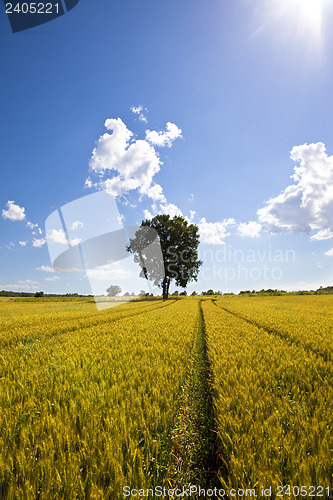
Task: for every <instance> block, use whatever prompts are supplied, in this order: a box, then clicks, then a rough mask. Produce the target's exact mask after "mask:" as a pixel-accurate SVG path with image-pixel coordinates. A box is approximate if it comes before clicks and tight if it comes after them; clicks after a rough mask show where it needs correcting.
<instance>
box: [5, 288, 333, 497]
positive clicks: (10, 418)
mask: <svg viewBox="0 0 333 500" xmlns="http://www.w3.org/2000/svg"><path fill="white" fill-rule="evenodd" d="M332 306H333V300H332V298H331V296H320V297H319V296H290V297H289V296H283V297H258V298H257V297H213V298H207V297H205V298H201V297H196V298H184V299H180V300H179V299H178V300H168V301H166V302H163V301H162V300H160V299H156V300H154V301H144V300H142V301H133V302H129V303H126V304H123V305H121V306H118V307H115V308H112V309H108V310H104V311H102V312H97V311H96V309H95V306H94V304H93V303H92V302H90V301H89V300H88V299H87V300H85V299H80V300H51V299H42V300H40V299H36V300H33V299H31V300H22V299H21V300H20V299H14V300H13V299H4V298H2V299H1V301H0V324H1V332H0V345H1V351H0V498H1V499H2V498H4V499H7V498H8V499H28V500H30V499H37V498H38V499H49V498H54V499H61V498H64V499H75V498H82V499H84V498H87V499H90V498H91V499H116V500H117V499H121V498H124V496H123V494H122V488H123V487H124V486H125V485H130V486H131V487H133V488H138V489H140V488H141V489H145V488H153V487H155V486H156V485H167V486H168V485H172V484H173V483H172V478H171V477H170V464H171V463H173V464H174V463H177V460H178V462H179V457H178V458H177V450H176V449H175V445H174V440H173V436H174V435H175V430H176V431H177V429H176V427H177V425H178V424H177V423H178V422H179V414H180V412H184V416H183V420H184V419H186V418H187V417H186V411H187V410H186V408H185V409H184V404H183V403H184V391H185V392H186V391H188V390H191V389H190V387H191V384H188V383H187V381H188V380H189V377H195V374H196V368H195V366H196V362H197V361H196V360H197V359H198V358H197V355H198V354H197V353H195V349H196V346H197V345H198V342H197V340H198V334H199V333H200V334H201V335H202V338H203V339H204V341H205V346H206V348H207V360H206V361H207V370H208V368H209V370H210V373H211V374H212V377H211V379H210V382H209V383H210V390H211V395H212V406H213V416H214V422H213V423H212V425H213V426H214V439H215V440H216V448H215V451H214V453H215V454H216V469H215V471H214V474H215V476H216V479H217V480H218V484H219V485H220V486H221V487H223V488H224V489H225V490H226V491H230V490H231V488H250V487H252V488H258V491H259V489H260V488H262V487H269V486H271V487H273V488H277V487H278V486H279V485H286V484H292V485H296V486H302V485H303V486H311V485H314V486H322V487H325V488H327V487H331V486H332V477H333V465H332V464H333V438H332V425H333V417H332V415H333V403H332V382H333V368H332V364H331V360H332V338H333V331H332V327H333V313H332V311H333V308H332ZM200 345H203V344H200ZM206 361H205V362H206ZM208 365H209V366H208ZM202 367H203V365H202V363H201V368H200V369H201V370H202V369H203V368H202ZM207 373H208V372H207ZM201 408H202V406H201ZM186 432H188V431H186ZM195 432H196V429H195V428H194V429H192V430H191V433H192V434H191V433H190V432H189V435H188V436H187V438H186V439H185V441H184V442H186V443H187V444H186V446H190V443H191V439H192V437H193V434H195ZM197 442H200V441H198V440H197ZM184 454H185V455H186V449H185V450H182V456H184ZM179 468H180V469H181V467H179ZM179 477H181V470H180V475H179ZM303 496H304V495H303ZM280 497H281V498H291V497H290V496H288V495H282V496H280ZM193 498H195V496H193ZM225 498H227V497H225ZM234 498H238V497H237V496H234ZM239 498H241V496H239ZM272 498H275V496H274V495H272ZM326 498H327V496H326Z"/></svg>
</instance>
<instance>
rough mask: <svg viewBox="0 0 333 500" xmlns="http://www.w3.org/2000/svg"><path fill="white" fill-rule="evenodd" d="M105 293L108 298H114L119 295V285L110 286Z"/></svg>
mask: <svg viewBox="0 0 333 500" xmlns="http://www.w3.org/2000/svg"><path fill="white" fill-rule="evenodd" d="M106 291H107V294H108V296H109V297H116V296H117V295H119V294H120V293H121V288H120V286H119V285H111V286H109V288H107V289H106Z"/></svg>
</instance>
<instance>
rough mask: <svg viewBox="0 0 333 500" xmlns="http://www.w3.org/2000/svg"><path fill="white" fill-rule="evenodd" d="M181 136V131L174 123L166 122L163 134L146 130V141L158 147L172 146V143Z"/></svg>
mask: <svg viewBox="0 0 333 500" xmlns="http://www.w3.org/2000/svg"><path fill="white" fill-rule="evenodd" d="M181 136H182V131H181V129H180V128H178V127H177V125H175V124H174V123H171V122H168V123H167V124H166V130H165V131H164V132H157V131H156V130H146V140H147V141H148V142H150V143H151V144H153V145H154V146H158V147H161V148H163V147H165V146H168V147H169V148H170V147H171V146H172V143H173V141H175V140H176V139H178V138H179V137H181Z"/></svg>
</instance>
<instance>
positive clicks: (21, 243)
mask: <svg viewBox="0 0 333 500" xmlns="http://www.w3.org/2000/svg"><path fill="white" fill-rule="evenodd" d="M27 243H28V242H27V241H19V244H20V245H21V247H25V246H26V244H27Z"/></svg>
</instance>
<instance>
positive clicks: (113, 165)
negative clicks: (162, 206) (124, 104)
mask: <svg viewBox="0 0 333 500" xmlns="http://www.w3.org/2000/svg"><path fill="white" fill-rule="evenodd" d="M105 127H106V128H107V130H109V131H112V133H111V134H110V133H105V134H104V135H102V136H101V137H100V138H99V140H98V142H97V144H96V147H95V149H94V151H93V153H92V157H91V159H90V163H89V165H90V168H91V170H92V171H94V172H96V173H98V174H100V175H103V174H109V173H110V172H111V171H113V172H114V174H115V175H113V177H111V178H108V179H106V180H104V181H102V182H101V187H102V188H104V189H106V190H107V191H108V192H110V193H111V194H112V195H114V196H117V195H120V194H125V193H128V192H129V191H132V190H135V189H137V190H138V191H139V192H140V193H141V194H147V191H148V189H149V188H150V186H151V183H152V180H153V177H154V175H155V174H156V173H157V172H159V170H160V167H161V165H162V162H161V161H160V159H159V156H158V154H157V153H156V151H155V149H154V148H153V147H152V146H151V145H150V144H149V143H148V142H147V141H145V140H133V133H132V132H131V131H130V130H128V128H127V127H126V125H125V124H124V123H123V121H122V120H121V119H120V118H117V119H108V120H106V122H105Z"/></svg>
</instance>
